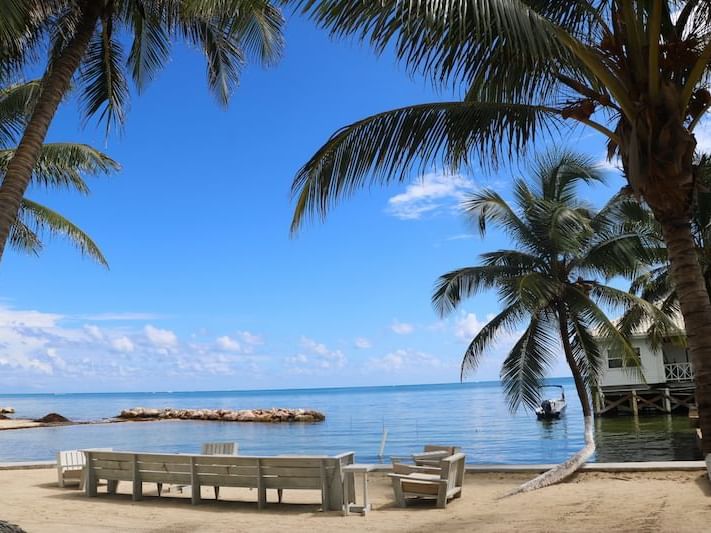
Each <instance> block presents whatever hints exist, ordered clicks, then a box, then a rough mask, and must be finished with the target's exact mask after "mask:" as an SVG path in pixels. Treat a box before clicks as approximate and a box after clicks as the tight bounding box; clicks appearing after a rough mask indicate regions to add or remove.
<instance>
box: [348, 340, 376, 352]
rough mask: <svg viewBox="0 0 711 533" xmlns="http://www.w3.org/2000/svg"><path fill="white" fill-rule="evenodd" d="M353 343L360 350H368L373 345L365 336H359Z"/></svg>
mask: <svg viewBox="0 0 711 533" xmlns="http://www.w3.org/2000/svg"><path fill="white" fill-rule="evenodd" d="M353 345H354V346H355V347H356V348H358V349H359V350H367V349H368V348H372V346H373V345H372V344H371V342H370V341H369V340H368V339H366V338H365V337H358V338H357V339H356V340H355V341H353Z"/></svg>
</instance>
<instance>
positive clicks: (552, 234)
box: [432, 153, 668, 490]
mask: <svg viewBox="0 0 711 533" xmlns="http://www.w3.org/2000/svg"><path fill="white" fill-rule="evenodd" d="M532 176H533V177H532V178H531V179H530V180H529V181H528V182H527V181H524V180H522V179H518V180H515V182H514V185H513V198H514V205H511V204H509V203H508V202H507V201H506V200H504V199H503V198H502V197H501V196H500V195H499V194H498V193H497V192H495V191H493V190H484V191H481V192H477V193H473V194H472V195H471V197H470V198H468V199H467V200H466V201H465V202H464V208H465V210H466V212H467V213H468V214H469V215H470V216H472V217H473V218H474V219H475V221H476V222H477V223H478V226H479V229H480V231H481V234H482V236H484V234H485V233H486V231H487V229H488V228H489V225H494V226H496V227H498V228H500V229H502V230H504V231H505V232H506V233H507V234H508V236H509V237H510V239H511V240H512V242H513V245H514V247H513V248H511V249H505V250H497V251H493V252H488V253H484V254H482V255H481V256H480V257H481V263H480V264H479V265H478V266H474V267H466V268H461V269H458V270H454V271H452V272H448V273H447V274H444V275H443V276H441V277H440V278H439V280H438V282H437V284H436V287H435V291H434V294H433V296H432V301H433V303H434V305H435V308H436V309H437V311H438V312H439V314H440V315H446V314H448V313H450V312H452V311H453V310H454V309H456V308H457V307H458V306H459V304H460V303H461V302H462V300H463V299H464V298H467V297H470V296H473V295H475V294H476V293H478V292H479V291H482V290H486V289H496V290H497V291H498V295H499V300H500V301H501V302H503V304H504V306H505V307H504V309H503V310H502V311H501V312H500V313H499V314H498V315H497V316H496V317H494V318H493V319H492V320H491V321H490V322H488V323H487V324H486V325H485V326H484V327H483V328H482V329H481V331H480V332H479V333H478V334H477V335H476V337H475V338H474V339H473V340H472V341H471V343H470V344H469V347H468V348H467V350H466V352H465V354H464V359H463V361H462V368H461V375H462V378H464V376H465V375H466V374H467V373H468V372H472V371H474V370H476V368H477V367H478V365H479V362H480V360H481V358H482V356H484V355H485V354H486V352H487V351H488V350H490V349H491V346H492V344H494V343H495V342H496V341H497V338H499V337H500V335H501V334H502V333H504V332H509V333H512V332H514V331H518V330H520V328H521V327H522V324H524V323H527V325H526V327H525V330H524V332H523V334H522V335H521V336H520V338H519V339H518V340H517V341H516V342H515V344H514V346H513V348H511V351H510V352H509V354H508V355H507V356H506V359H505V360H504V362H503V365H502V369H501V381H502V384H503V387H504V392H505V394H506V396H507V399H508V403H509V407H510V409H511V410H516V409H517V408H519V407H520V406H524V407H529V408H534V407H536V406H538V405H539V403H540V396H539V387H540V386H541V385H542V384H543V380H544V378H545V377H546V374H547V372H548V370H549V368H550V367H551V365H552V364H553V362H554V361H555V359H556V358H557V354H558V353H559V351H560V347H561V346H562V349H563V354H564V355H565V361H566V363H567V364H568V367H569V368H570V371H571V373H572V375H573V381H574V382H575V389H576V391H577V393H578V398H579V400H580V404H581V406H582V410H583V416H584V420H585V442H586V446H585V447H584V448H583V449H582V450H581V451H580V452H578V453H577V454H576V455H574V456H573V457H572V458H571V459H570V460H568V461H566V462H565V463H563V464H562V465H560V466H558V467H556V468H555V469H553V470H551V471H549V472H547V473H545V474H543V475H542V476H539V477H538V478H536V479H534V480H531V481H530V482H528V483H526V484H525V485H523V486H522V487H520V490H532V489H534V488H539V487H542V486H545V485H549V484H551V483H554V482H557V481H559V480H560V479H563V478H564V477H566V476H567V475H569V474H571V473H572V472H574V471H575V470H576V469H577V468H578V467H579V466H580V465H582V464H583V463H584V462H585V460H586V459H587V458H588V457H590V455H592V453H593V452H594V451H595V442H594V440H593V424H592V423H593V412H592V408H591V405H590V394H589V393H590V390H591V387H592V386H594V385H595V384H596V383H598V379H599V376H600V371H601V370H602V369H603V368H604V363H605V361H606V359H605V356H604V355H603V353H604V349H605V348H607V349H610V350H613V351H615V352H616V353H620V354H621V357H622V358H623V359H625V360H626V361H627V363H628V364H629V365H630V366H632V367H634V366H638V365H639V360H638V357H637V354H636V352H635V351H634V349H633V348H632V346H631V345H630V344H629V342H628V341H627V340H626V338H625V337H624V336H623V335H621V334H620V332H619V331H618V329H617V327H616V326H615V324H614V323H612V322H611V321H610V320H609V319H608V318H607V316H606V313H605V308H610V307H619V306H622V307H629V306H631V305H638V306H642V307H643V308H644V309H645V311H647V312H649V313H652V314H656V315H659V316H660V318H659V319H660V321H665V320H666V321H668V319H665V318H663V315H662V314H661V313H659V312H658V311H655V308H654V306H652V305H651V304H649V303H647V302H645V301H643V300H640V299H639V298H637V297H635V296H633V295H631V294H628V293H626V292H624V291H621V290H619V289H616V288H613V287H611V286H609V285H605V284H604V283H601V282H599V281H598V279H607V278H610V277H611V276H614V275H617V274H627V275H629V274H633V273H635V272H636V270H637V268H638V265H639V259H638V258H639V256H640V254H643V253H644V249H643V244H644V243H643V241H642V240H641V239H640V238H639V237H638V235H637V234H636V233H635V232H623V231H621V227H620V225H619V224H618V223H617V221H616V219H615V218H614V217H613V216H611V215H612V214H613V209H612V205H607V206H605V207H603V208H602V209H601V210H599V211H597V210H595V209H594V208H592V207H591V206H589V205H587V204H585V203H584V202H582V201H580V200H579V199H578V197H577V191H576V188H577V185H579V184H580V183H581V182H584V183H595V182H601V181H602V176H601V174H600V172H599V170H598V169H597V168H596V167H595V166H594V164H593V163H592V162H591V160H590V159H588V158H586V157H584V156H580V155H576V154H573V153H562V154H548V155H546V156H542V157H540V158H538V160H537V163H536V165H535V167H534V168H533V173H532Z"/></svg>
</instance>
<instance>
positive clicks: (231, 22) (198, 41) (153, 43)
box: [0, 0, 284, 129]
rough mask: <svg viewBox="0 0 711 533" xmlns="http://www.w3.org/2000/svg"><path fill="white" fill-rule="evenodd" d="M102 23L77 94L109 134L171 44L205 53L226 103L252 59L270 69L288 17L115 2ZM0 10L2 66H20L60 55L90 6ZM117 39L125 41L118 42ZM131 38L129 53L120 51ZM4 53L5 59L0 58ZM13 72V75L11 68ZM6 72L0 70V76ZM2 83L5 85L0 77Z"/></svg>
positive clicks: (139, 0)
mask: <svg viewBox="0 0 711 533" xmlns="http://www.w3.org/2000/svg"><path fill="white" fill-rule="evenodd" d="M102 3H103V7H102V8H101V12H100V16H99V21H98V23H97V24H96V28H95V30H94V34H93V36H92V38H91V40H90V43H89V46H88V49H87V50H86V51H85V54H84V57H83V61H82V64H81V66H80V69H79V76H78V82H79V83H78V86H77V89H78V90H79V91H80V93H81V97H80V98H81V102H82V104H83V109H84V113H85V116H86V117H87V118H89V117H97V118H98V120H99V121H101V122H104V123H105V124H106V127H107V129H108V128H111V127H114V126H121V125H122V124H123V122H124V120H125V117H126V106H127V103H128V99H129V94H130V91H129V81H128V80H129V78H130V79H131V80H133V82H134V84H135V85H136V87H137V88H138V90H139V91H140V90H142V89H144V88H145V86H146V85H147V84H148V82H150V81H151V80H152V79H153V78H154V77H155V75H156V73H157V72H158V71H159V70H160V69H161V68H162V67H163V66H164V65H165V64H166V63H167V62H168V60H169V57H170V49H171V46H172V43H173V42H174V41H177V40H182V41H183V42H185V43H186V44H188V45H189V46H192V47H195V48H197V49H198V50H200V51H201V52H202V53H203V55H204V56H205V60H206V64H207V82H208V86H209V88H210V90H211V91H212V92H213V93H214V95H215V97H216V98H217V100H218V101H219V102H220V103H221V104H223V105H224V104H226V103H227V102H228V101H229V98H230V96H231V94H232V92H233V91H234V89H235V88H236V86H237V84H238V82H239V74H240V70H241V68H242V66H243V65H244V63H245V62H246V60H247V59H248V58H253V59H254V60H256V61H258V62H259V63H261V64H262V65H271V64H273V63H274V62H275V61H276V60H277V59H278V58H279V57H280V56H281V52H282V49H283V45H284V41H283V35H282V29H283V25H284V19H283V17H282V15H281V12H280V11H279V9H278V8H277V7H275V6H274V5H272V2H270V1H269V0H111V1H108V2H102ZM5 4H6V3H5V2H3V8H2V9H0V28H2V29H3V30H6V31H2V30H0V63H2V62H3V57H4V58H5V62H6V63H8V64H10V63H12V64H18V65H21V64H22V62H23V61H25V60H26V59H27V58H28V57H33V58H36V57H37V56H38V55H39V54H40V53H41V52H42V51H43V50H44V48H45V47H46V43H47V41H49V42H50V62H49V64H48V68H51V63H52V61H53V60H54V59H56V58H57V57H59V56H60V54H61V53H62V51H63V50H64V49H65V48H66V46H67V45H68V44H69V43H70V42H71V40H72V39H73V37H74V36H75V34H76V32H77V30H78V28H79V27H80V25H81V20H82V16H83V14H84V13H85V10H86V3H85V2H76V1H67V0H42V1H40V0H23V2H17V1H16V0H11V2H10V3H9V4H8V5H5ZM119 35H120V36H121V39H119ZM126 36H128V38H129V40H130V49H129V50H128V53H126V51H125V50H124V48H123V45H122V41H124V38H125V37H126ZM2 50H5V54H1V52H2ZM10 70H12V69H10ZM0 74H2V72H0ZM0 79H2V78H1V77H0Z"/></svg>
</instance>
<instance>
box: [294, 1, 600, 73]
mask: <svg viewBox="0 0 711 533" xmlns="http://www.w3.org/2000/svg"><path fill="white" fill-rule="evenodd" d="M585 4H587V2H570V1H568V2H563V1H560V0H558V1H556V0H554V1H547V2H544V1H540V0H538V1H536V0H533V1H530V0H529V1H524V0H479V1H477V2H476V3H475V4H472V2H470V1H468V0H445V1H437V2H432V1H429V0H414V1H403V0H381V1H379V2H363V1H361V0H302V1H300V2H297V5H298V6H300V7H301V8H302V9H303V11H305V12H306V13H308V14H309V15H310V16H311V18H313V19H314V20H315V21H316V23H317V24H318V25H319V26H321V27H324V28H327V29H328V30H329V31H330V32H331V34H332V35H335V36H339V37H342V36H356V37H357V38H359V39H360V40H363V41H370V43H371V44H372V45H373V46H374V48H375V49H376V51H378V52H382V51H384V50H385V49H386V48H389V47H391V46H392V47H394V49H395V53H396V55H397V57H398V58H399V59H401V60H403V61H405V63H406V64H407V65H408V66H409V67H410V69H412V70H413V71H422V72H426V73H428V74H430V75H431V76H432V78H433V79H434V80H436V81H437V82H447V81H448V80H450V79H452V78H453V77H454V78H460V79H469V80H472V79H478V78H480V77H482V76H481V71H480V69H478V68H477V67H478V65H479V64H480V63H485V64H487V65H493V64H495V60H499V61H501V64H502V65H506V64H507V61H506V60H507V59H511V60H512V61H515V64H516V65H520V66H522V67H523V66H529V67H530V66H540V65H541V64H542V62H544V61H547V62H548V63H549V64H550V63H553V64H555V63H556V60H557V59H559V58H560V57H562V56H565V55H566V54H567V53H568V50H567V48H566V47H565V46H564V45H563V44H561V42H560V41H559V40H558V39H557V36H556V29H557V28H563V29H568V30H570V31H582V29H583V28H584V27H585V26H590V25H591V24H592V23H593V20H594V19H593V17H592V12H593V10H592V9H591V8H590V6H586V5H585ZM492 50H493V51H494V52H492ZM490 56H493V57H490Z"/></svg>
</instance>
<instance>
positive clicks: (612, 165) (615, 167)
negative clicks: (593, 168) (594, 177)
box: [596, 156, 622, 172]
mask: <svg viewBox="0 0 711 533" xmlns="http://www.w3.org/2000/svg"><path fill="white" fill-rule="evenodd" d="M596 165H597V166H598V167H599V168H600V169H602V170H605V171H607V172H622V160H621V159H620V157H619V156H615V157H614V158H612V161H610V160H609V159H607V156H604V157H603V158H602V159H600V160H599V161H598V162H597V163H596Z"/></svg>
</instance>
